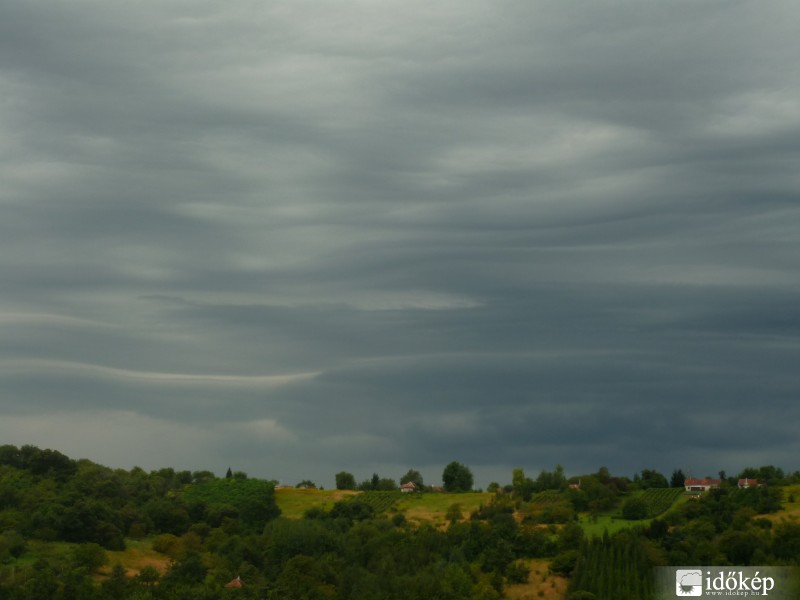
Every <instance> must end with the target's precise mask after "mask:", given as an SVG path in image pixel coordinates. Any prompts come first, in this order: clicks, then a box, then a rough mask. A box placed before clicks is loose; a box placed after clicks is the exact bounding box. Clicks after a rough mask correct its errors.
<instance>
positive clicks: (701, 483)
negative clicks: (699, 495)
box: [683, 478, 722, 492]
mask: <svg viewBox="0 0 800 600" xmlns="http://www.w3.org/2000/svg"><path fill="white" fill-rule="evenodd" d="M720 483H722V481H721V480H720V479H709V478H705V479H686V480H684V482H683V487H685V488H686V491H687V492H707V491H708V490H710V489H712V488H716V487H719V484H720Z"/></svg>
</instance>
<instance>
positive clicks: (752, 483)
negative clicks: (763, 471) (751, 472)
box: [738, 478, 761, 489]
mask: <svg viewBox="0 0 800 600" xmlns="http://www.w3.org/2000/svg"><path fill="white" fill-rule="evenodd" d="M738 485H739V488H741V489H745V488H751V487H759V486H760V485H761V484H760V483H758V479H747V478H745V479H740V480H739V484H738Z"/></svg>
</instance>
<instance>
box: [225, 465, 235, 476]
mask: <svg viewBox="0 0 800 600" xmlns="http://www.w3.org/2000/svg"><path fill="white" fill-rule="evenodd" d="M232 478H233V471H231V468H230V467H228V471H227V472H226V473H225V479H232Z"/></svg>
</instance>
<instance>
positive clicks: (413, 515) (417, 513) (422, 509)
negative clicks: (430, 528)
mask: <svg viewBox="0 0 800 600" xmlns="http://www.w3.org/2000/svg"><path fill="white" fill-rule="evenodd" d="M493 497H494V494H490V493H488V492H467V493H463V494H448V493H442V492H431V493H423V494H405V495H404V496H403V497H402V498H400V500H398V501H397V503H396V504H395V507H396V508H397V510H398V512H401V513H403V514H404V515H405V516H406V518H407V519H409V520H411V521H417V522H423V521H427V522H430V523H433V524H436V525H442V524H444V523H445V522H446V521H447V519H446V518H445V515H446V514H447V509H448V508H450V507H451V506H452V505H453V504H458V505H460V507H461V512H462V513H463V515H464V517H465V518H466V517H469V514H470V513H471V512H472V511H474V510H477V509H478V507H479V506H480V505H481V504H488V503H489V502H490V501H491V499H492V498H493Z"/></svg>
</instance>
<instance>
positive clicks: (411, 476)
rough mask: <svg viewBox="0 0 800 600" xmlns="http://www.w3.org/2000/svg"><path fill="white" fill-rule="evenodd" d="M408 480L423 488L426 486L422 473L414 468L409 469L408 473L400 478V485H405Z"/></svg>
mask: <svg viewBox="0 0 800 600" xmlns="http://www.w3.org/2000/svg"><path fill="white" fill-rule="evenodd" d="M408 482H411V483H413V484H414V485H416V486H417V488H419V489H422V488H423V487H424V484H423V482H422V474H421V473H420V472H419V471H416V470H414V469H409V470H408V473H406V474H405V475H403V476H402V477H401V478H400V485H403V484H404V483H408Z"/></svg>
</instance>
